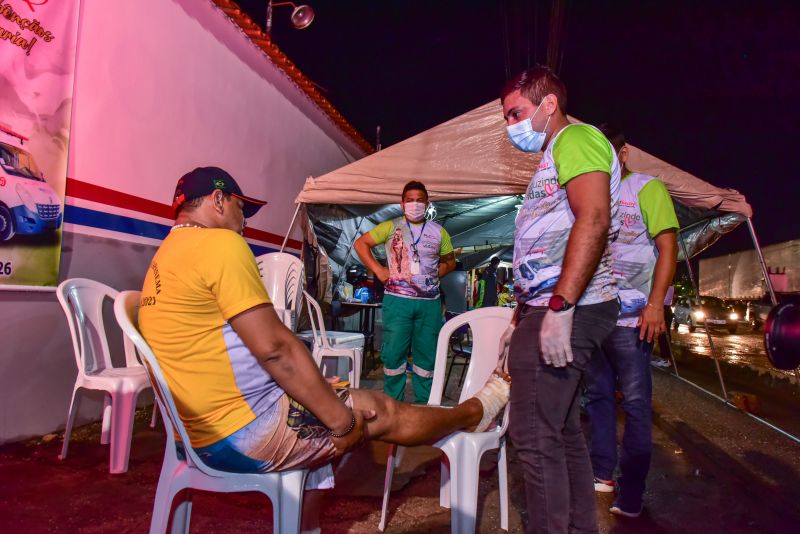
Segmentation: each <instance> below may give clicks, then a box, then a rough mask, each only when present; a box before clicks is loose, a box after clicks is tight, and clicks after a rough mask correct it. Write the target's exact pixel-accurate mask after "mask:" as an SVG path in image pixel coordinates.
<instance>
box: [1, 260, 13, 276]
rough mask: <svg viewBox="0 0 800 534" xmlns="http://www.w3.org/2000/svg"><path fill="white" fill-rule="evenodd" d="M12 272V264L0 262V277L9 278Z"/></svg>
mask: <svg viewBox="0 0 800 534" xmlns="http://www.w3.org/2000/svg"><path fill="white" fill-rule="evenodd" d="M12 270H13V267H12V263H11V262H10V261H0V275H2V276H11V271H12Z"/></svg>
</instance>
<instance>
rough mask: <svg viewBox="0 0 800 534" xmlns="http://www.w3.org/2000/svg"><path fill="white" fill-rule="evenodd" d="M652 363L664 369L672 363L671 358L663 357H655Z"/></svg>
mask: <svg viewBox="0 0 800 534" xmlns="http://www.w3.org/2000/svg"><path fill="white" fill-rule="evenodd" d="M650 365H652V366H653V367H661V368H662V369H664V368H666V367H669V366H671V365H672V364H671V363H670V362H669V360H665V359H663V358H658V359H654V360H653V361H652V362H650Z"/></svg>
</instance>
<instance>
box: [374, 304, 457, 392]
mask: <svg viewBox="0 0 800 534" xmlns="http://www.w3.org/2000/svg"><path fill="white" fill-rule="evenodd" d="M441 328H442V302H441V301H440V300H439V299H438V298H436V299H433V300H423V299H410V298H403V297H396V296H394V295H388V294H387V295H385V296H384V297H383V345H382V347H381V360H383V374H384V376H383V392H384V393H386V394H387V395H388V396H390V397H392V398H393V399H397V400H400V401H402V400H404V396H405V395H404V394H405V386H406V366H407V363H408V349H409V347H411V350H412V356H413V358H414V365H413V366H412V370H413V375H412V377H411V383H412V385H413V386H414V402H417V403H427V402H428V397H430V395H431V384H432V383H433V365H434V362H435V361H436V342H437V340H438V337H439V330H440V329H441Z"/></svg>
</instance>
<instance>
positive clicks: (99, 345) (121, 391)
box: [56, 278, 157, 473]
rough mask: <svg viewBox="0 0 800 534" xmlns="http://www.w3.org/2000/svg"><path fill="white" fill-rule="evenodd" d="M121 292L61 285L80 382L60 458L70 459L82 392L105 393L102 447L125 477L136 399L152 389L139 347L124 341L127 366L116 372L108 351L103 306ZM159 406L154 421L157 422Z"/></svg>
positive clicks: (88, 284)
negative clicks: (71, 436) (84, 390)
mask: <svg viewBox="0 0 800 534" xmlns="http://www.w3.org/2000/svg"><path fill="white" fill-rule="evenodd" d="M117 294H118V291H117V290H116V289H114V288H111V287H108V286H107V285H105V284H101V283H100V282H95V281H94V280H87V279H85V278H71V279H69V280H64V281H63V282H61V284H59V286H58V289H57V290H56V297H57V298H58V302H59V303H60V304H61V307H62V308H63V309H64V314H65V315H66V316H67V324H68V325H69V333H70V335H71V336H72V348H73V352H74V353H75V363H76V364H77V366H78V377H77V378H76V379H75V386H74V387H73V388H72V400H71V401H70V405H69V411H68V412H67V424H66V428H65V430H64V444H63V445H62V446H61V454H60V455H59V456H58V457H59V459H61V460H63V459H65V458H66V457H67V449H68V448H69V438H70V434H72V427H73V425H74V423H75V417H76V416H77V414H78V409H79V407H80V401H81V390H82V389H94V390H100V391H105V392H106V394H105V397H104V402H103V423H102V430H101V433H100V443H102V444H104V445H105V444H108V443H109V441H110V442H111V447H110V448H111V451H110V461H109V471H110V472H111V473H124V472H126V471H127V470H128V457H129V455H130V447H131V434H132V432H133V418H134V414H135V412H136V399H137V398H138V396H139V393H140V392H141V391H143V390H145V389H147V388H149V387H150V381H149V380H148V378H147V373H146V372H145V369H144V367H142V365H141V364H140V363H139V361H138V360H137V359H136V353H135V351H134V348H133V345H132V344H131V343H130V341H128V340H127V339H124V340H123V344H124V345H123V346H124V349H125V367H114V366H113V364H112V361H111V353H110V351H109V348H108V339H107V338H106V330H105V325H104V323H103V304H104V302H105V300H106V299H110V300H112V301H113V300H114V298H115V297H116V296H117ZM156 414H157V411H156V407H155V406H154V407H153V419H152V421H151V423H150V426H152V427H154V426H155V422H156Z"/></svg>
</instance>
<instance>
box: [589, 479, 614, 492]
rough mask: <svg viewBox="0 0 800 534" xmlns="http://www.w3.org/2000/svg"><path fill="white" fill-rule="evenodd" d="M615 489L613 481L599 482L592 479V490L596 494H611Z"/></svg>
mask: <svg viewBox="0 0 800 534" xmlns="http://www.w3.org/2000/svg"><path fill="white" fill-rule="evenodd" d="M614 489H616V484H615V483H614V481H613V480H600V479H599V478H597V477H595V478H594V490H595V491H596V492H598V493H613V492H614Z"/></svg>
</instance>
